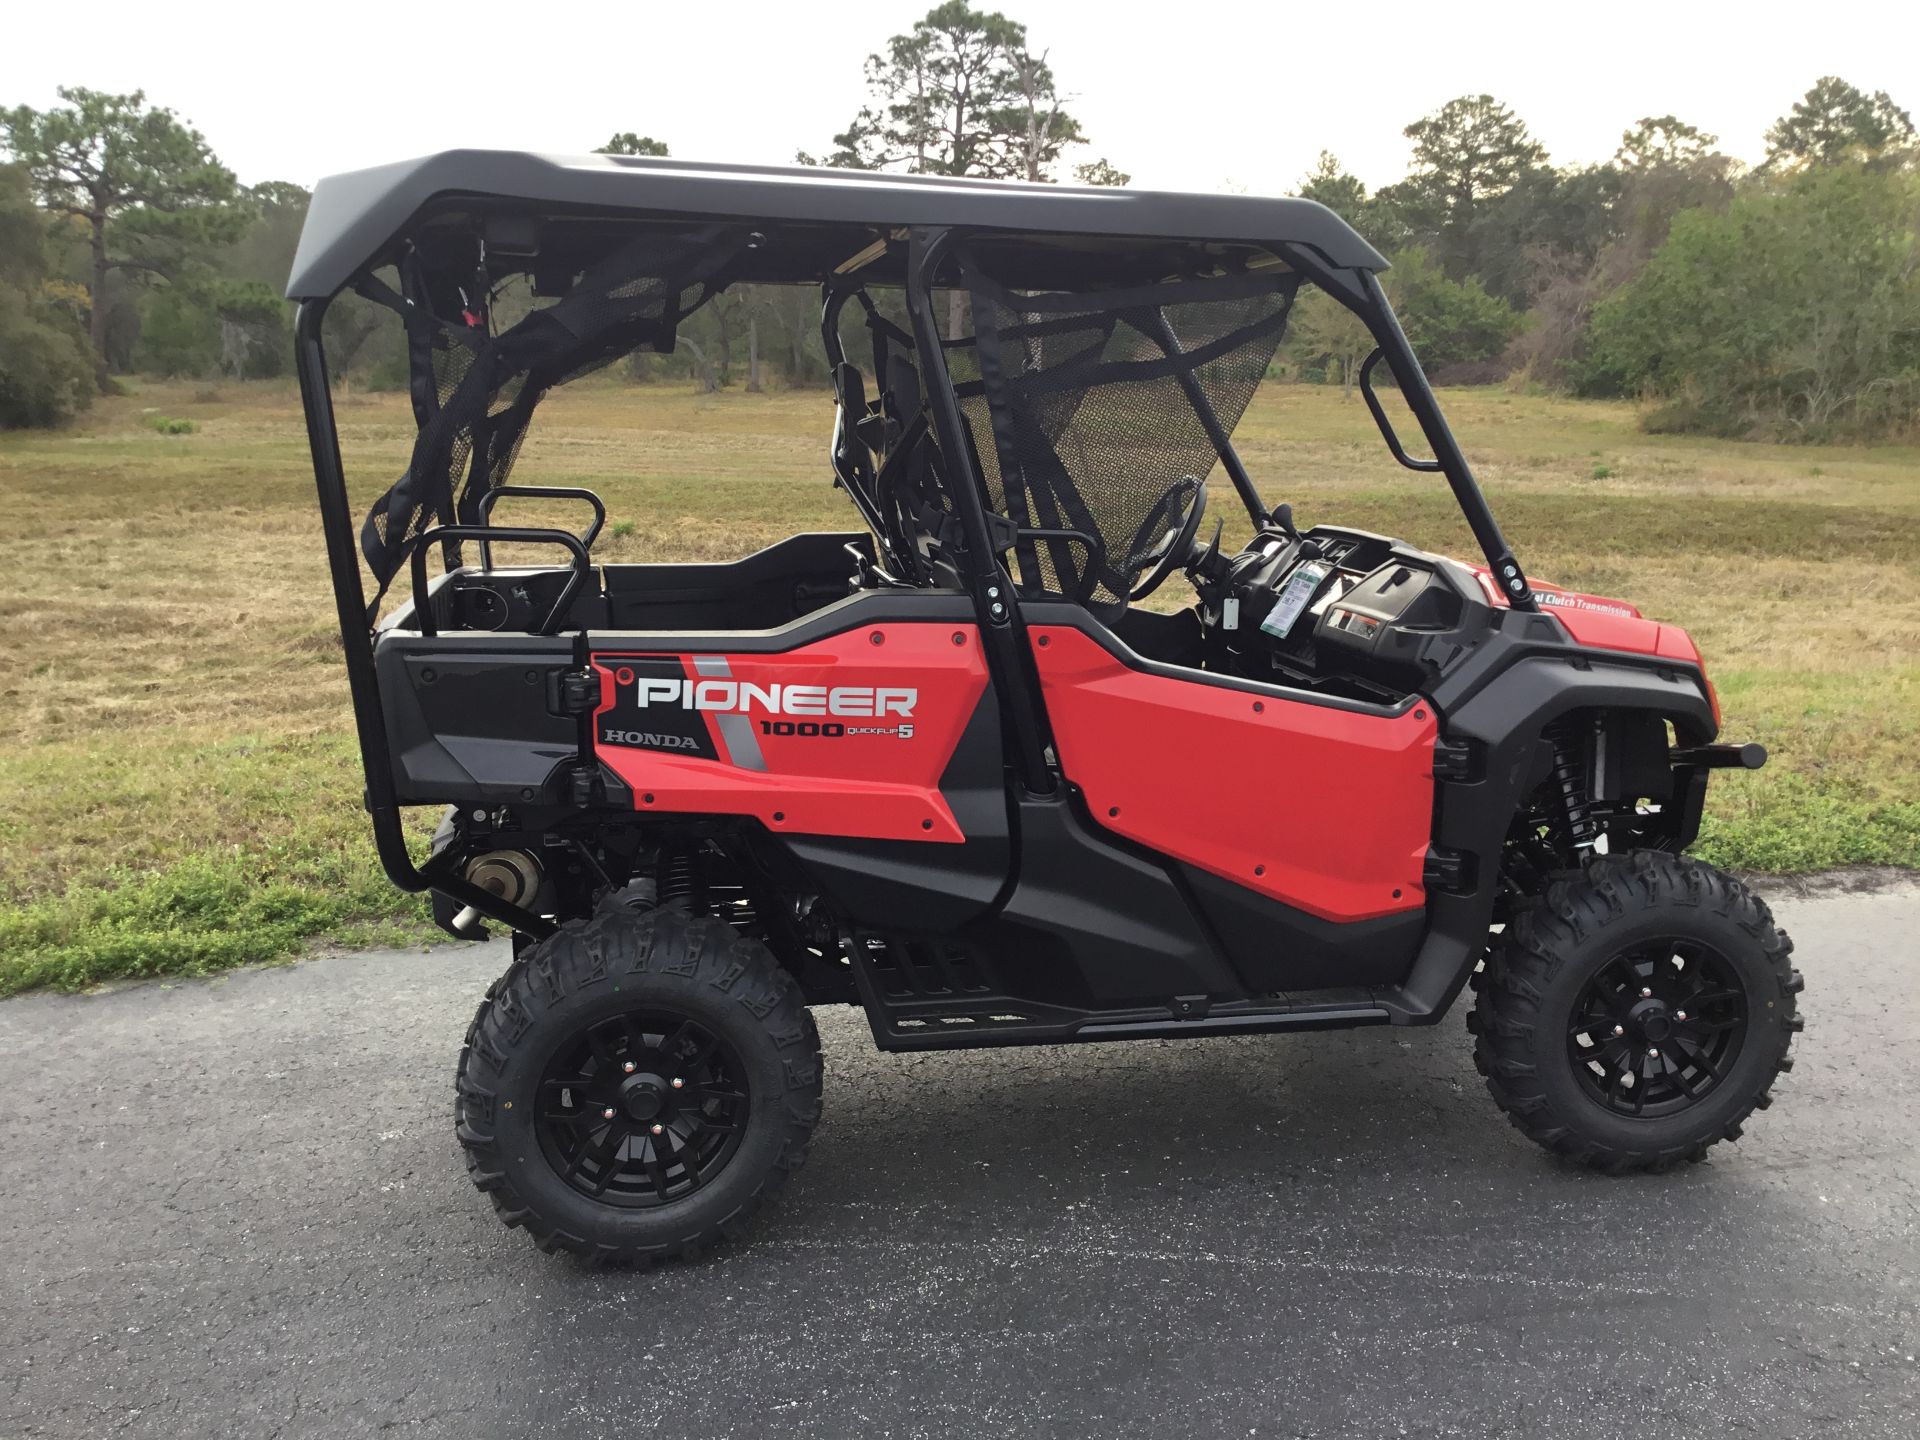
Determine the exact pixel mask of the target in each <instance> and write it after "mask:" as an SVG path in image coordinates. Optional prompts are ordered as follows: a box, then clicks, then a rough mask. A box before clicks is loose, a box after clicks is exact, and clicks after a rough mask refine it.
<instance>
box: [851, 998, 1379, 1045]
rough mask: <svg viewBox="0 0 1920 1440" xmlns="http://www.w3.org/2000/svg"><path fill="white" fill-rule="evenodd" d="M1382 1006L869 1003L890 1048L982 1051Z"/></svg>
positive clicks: (1284, 1022) (1264, 1029)
mask: <svg viewBox="0 0 1920 1440" xmlns="http://www.w3.org/2000/svg"><path fill="white" fill-rule="evenodd" d="M1392 1018H1393V1017H1392V1016H1391V1015H1390V1014H1389V1013H1388V1012H1387V1010H1386V1008H1385V1007H1384V1006H1379V1005H1314V1004H1306V1005H1290V1006H1275V1007H1267V1008H1253V1007H1247V1008H1237V1007H1236V1008H1234V1009H1231V1010H1227V1011H1225V1012H1224V1013H1223V1012H1221V1011H1215V1012H1213V1013H1212V1014H1208V1015H1199V1016H1195V1017H1193V1018H1191V1019H1181V1018H1179V1017H1176V1016H1173V1015H1170V1014H1168V1013H1167V1011H1165V1010H1164V1009H1161V1010H1126V1011H1108V1012H1099V1013H1094V1014H1087V1013H1084V1012H1079V1011H1063V1010H1060V1009H1058V1008H1055V1007H1051V1006H1035V1005H1030V1004H1026V1003H1023V1002H1021V1001H1018V1000H1006V999H995V1000H993V1001H991V1002H988V1003H986V1004H984V1005H982V1006H981V1007H980V1008H978V1009H976V1008H974V1007H971V1006H969V1007H965V1008H961V1007H951V1008H946V1007H943V1009H942V1010H941V1011H940V1012H938V1013H933V1012H930V1011H928V1010H927V1009H924V1008H922V1007H918V1006H895V1005H884V1004H883V1005H880V1006H877V1007H876V1006H872V1005H869V1006H868V1007H867V1019H868V1021H869V1022H870V1023H871V1025H872V1027H873V1042H874V1044H876V1045H877V1046H879V1047H880V1048H881V1049H882V1050H975V1049H985V1048H987V1047H989V1046H999V1045H1060V1044H1070V1043H1076V1042H1083V1041H1095V1040H1199V1039H1204V1038H1206V1037H1208V1036H1215V1035H1267V1034H1272V1033H1275V1032H1277V1031H1282V1030H1346V1029H1351V1028H1352V1027H1354V1026H1358V1025H1386V1024H1388V1023H1390V1022H1391V1020H1392Z"/></svg>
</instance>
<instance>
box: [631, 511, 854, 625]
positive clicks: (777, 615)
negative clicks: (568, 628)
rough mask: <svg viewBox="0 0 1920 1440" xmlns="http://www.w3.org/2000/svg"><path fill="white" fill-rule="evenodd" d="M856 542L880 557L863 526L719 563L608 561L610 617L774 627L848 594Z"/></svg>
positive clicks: (792, 538) (794, 540) (793, 540)
mask: <svg viewBox="0 0 1920 1440" xmlns="http://www.w3.org/2000/svg"><path fill="white" fill-rule="evenodd" d="M848 546H853V547H854V548H855V549H856V550H857V551H858V552H859V553H860V554H861V555H863V556H864V557H865V558H866V559H867V560H868V561H871V560H872V559H873V536H871V535H869V534H868V533H867V532H866V531H864V530H859V531H847V532H838V531H827V532H815V533H810V534H803V535H793V536H789V537H788V538H787V539H785V540H782V541H779V542H778V543H777V544H773V545H769V546H768V547H767V548H766V549H764V550H761V551H757V552H756V553H754V554H752V555H748V556H746V557H745V558H744V559H740V560H735V561H732V562H730V563H726V564H712V565H603V566H602V567H601V570H600V575H601V582H602V584H603V585H604V587H605V590H606V621H605V624H606V626H607V627H608V628H610V629H615V630H676V629H683V628H686V629H692V628H700V629H713V630H771V629H774V628H776V627H778V626H781V625H785V624H788V623H789V622H791V621H793V620H797V619H798V618H799V617H800V616H802V615H805V614H808V613H810V612H812V611H814V610H818V609H820V608H821V607H822V606H823V605H826V604H830V603H831V602H833V601H835V600H840V599H844V598H845V597H846V595H847V594H848V593H849V586H850V582H851V580H852V577H853V569H854V565H853V559H852V557H851V556H850V555H848V553H847V547H848Z"/></svg>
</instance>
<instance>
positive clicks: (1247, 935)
mask: <svg viewBox="0 0 1920 1440" xmlns="http://www.w3.org/2000/svg"><path fill="white" fill-rule="evenodd" d="M1179 869H1180V873H1181V875H1182V876H1183V878H1184V879H1185V880H1186V883H1187V885H1188V887H1189V888H1190V889H1191V890H1192V892H1193V895H1194V898H1195V899H1196V900H1197V901H1198V902H1199V905H1200V909H1201V912H1202V913H1203V914H1204V915H1205V916H1206V918H1207V921H1208V923H1209V924H1210V925H1211V926H1212V927H1213V932H1214V933H1215V934H1216V935H1218V936H1219V937H1220V943H1221V945H1222V946H1223V947H1224V948H1225V950H1226V952H1227V957H1228V958H1229V959H1230V960H1231V961H1232V962H1233V967H1234V969H1235V970H1236V971H1238V972H1239V975H1240V978H1241V980H1242V981H1243V982H1244V983H1245V985H1246V987H1247V989H1248V990H1249V991H1250V992H1251V993H1253V994H1256V995H1260V994H1273V993H1281V992H1287V991H1294V990H1333V989H1340V988H1343V987H1346V986H1355V985H1358V986H1368V987H1371V986H1381V985H1398V984H1399V983H1400V982H1401V981H1402V980H1404V979H1405V978H1406V974H1407V966H1408V965H1409V964H1411V963H1412V961H1413V956H1414V952H1415V951H1416V950H1418V949H1419V947H1420V940H1421V937H1422V936H1423V935H1425V934H1426V929H1427V917H1426V915H1425V914H1424V913H1422V912H1421V911H1419V910H1409V911H1406V912H1405V913H1403V914H1399V915H1383V916H1381V917H1380V918H1378V919H1376V920H1355V921H1347V922H1340V921H1334V920H1322V919H1320V918H1319V917H1318V916H1317V915H1309V914H1307V913H1306V911H1304V910H1297V909H1295V908H1294V907H1293V906H1291V905H1283V904H1281V903H1280V902H1279V901H1278V900H1272V899H1269V898H1268V897H1267V896H1265V895H1261V894H1259V893H1258V892H1257V891H1253V890H1249V889H1247V888H1246V886H1244V885H1236V884H1234V883H1233V882H1232V881H1231V880H1223V879H1221V878H1220V877H1219V876H1218V875H1214V874H1211V873H1210V872H1208V871H1205V870H1201V869H1198V868H1197V867H1195V866H1192V865H1184V864H1183V865H1181V866H1180V867H1179Z"/></svg>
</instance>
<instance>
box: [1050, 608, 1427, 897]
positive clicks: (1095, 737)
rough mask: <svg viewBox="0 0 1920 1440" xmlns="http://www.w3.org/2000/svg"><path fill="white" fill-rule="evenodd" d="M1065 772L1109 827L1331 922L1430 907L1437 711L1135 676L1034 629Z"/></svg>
mask: <svg viewBox="0 0 1920 1440" xmlns="http://www.w3.org/2000/svg"><path fill="white" fill-rule="evenodd" d="M1028 633H1029V635H1030V637H1031V638H1032V642H1033V659H1034V664H1035V666H1036V667H1037V669H1038V670H1039V674H1040V686H1041V691H1042V693H1043V694H1044V696H1045V699H1046V705H1047V715H1048V719H1049V721H1050V722H1051V724H1052V726H1053V735H1054V745H1055V749H1056V752H1057V754H1058V756H1059V760H1060V767H1061V769H1062V770H1063V771H1064V772H1065V774H1066V776H1067V778H1068V779H1069V780H1070V781H1072V782H1073V783H1074V784H1075V785H1077V786H1079V788H1080V790H1081V792H1082V794H1083V795H1084V797H1085V799H1086V803H1087V808H1088V810H1089V811H1090V812H1091V814H1092V816H1093V819H1094V821H1095V822H1096V823H1097V824H1100V825H1103V826H1106V827H1107V828H1108V829H1110V830H1112V831H1113V832H1114V833H1116V834H1119V835H1123V836H1125V837H1126V838H1128V839H1129V840H1133V841H1136V842H1138V843H1139V844H1142V845H1145V846H1148V847H1150V848H1152V849H1154V850H1158V851H1160V852H1162V853H1164V854H1166V855H1170V856H1173V857H1174V858H1175V859H1178V860H1183V861H1185V862H1187V863H1188V864H1190V865H1194V866H1197V867H1198V868H1200V869H1202V870H1206V871H1208V872H1210V873H1212V874H1214V875H1218V876H1220V877H1222V878H1223V879H1227V880H1231V881H1233V882H1235V883H1236V884H1239V885H1244V886H1246V887H1247V888H1248V889H1251V890H1253V891H1256V892H1257V893H1259V894H1262V895H1265V896H1267V897H1269V898H1270V899H1274V900H1279V901H1282V902H1284V903H1285V904H1288V905H1291V906H1294V907H1295V908H1297V909H1300V910H1304V911H1306V912H1307V913H1308V914H1310V915H1316V916H1319V917H1320V918H1321V919H1325V920H1338V921H1352V920H1368V919H1373V918H1376V917H1378V916H1382V915H1395V914H1401V913H1404V912H1406V911H1410V910H1417V909H1419V908H1420V907H1421V906H1422V905H1423V904H1424V903H1425V893H1424V891H1423V890H1422V888H1421V871H1422V868H1423V865H1424V863H1425V859H1426V851H1427V839H1428V833H1429V830H1430V828H1431V826H1432V823H1433V741H1434V735H1435V732H1436V726H1435V723H1434V719H1433V712H1432V707H1431V706H1428V705H1425V704H1418V703H1416V704H1414V705H1413V706H1411V707H1409V708H1407V709H1406V710H1404V711H1402V712H1400V713H1398V714H1388V713H1384V712H1378V713H1376V712H1372V711H1367V712H1361V711H1355V710H1351V709H1342V708H1338V707H1334V706H1329V705H1318V704H1313V703H1310V702H1307V701H1303V700H1295V699H1291V698H1288V696H1287V694H1286V692H1284V691H1281V690H1279V689H1277V688H1274V687H1267V688H1263V689H1262V690H1261V691H1260V692H1258V693H1255V692H1251V691H1247V690H1242V689H1230V688H1228V687H1226V686H1222V685H1217V684H1213V683H1210V682H1209V681H1208V680H1207V678H1206V677H1205V676H1203V675H1201V674H1200V673H1199V672H1197V671H1196V672H1192V673H1193V674H1194V676H1195V678H1194V679H1192V680H1187V679H1185V678H1181V677H1176V676H1173V675H1169V674H1166V673H1165V672H1164V671H1161V672H1159V673H1149V672H1147V671H1145V670H1138V669H1134V668H1132V667H1130V666H1128V665H1127V664H1126V663H1125V662H1124V661H1123V660H1122V659H1121V658H1120V657H1119V656H1118V655H1116V654H1114V653H1113V652H1111V651H1109V650H1108V649H1106V648H1105V647H1104V646H1102V645H1101V644H1100V643H1098V642H1097V641H1096V640H1094V639H1093V638H1092V637H1090V636H1088V635H1086V634H1084V633H1082V632H1081V631H1079V630H1077V629H1071V628H1068V627H1065V626H1049V625H1036V626H1032V627H1030V628H1029V631H1028Z"/></svg>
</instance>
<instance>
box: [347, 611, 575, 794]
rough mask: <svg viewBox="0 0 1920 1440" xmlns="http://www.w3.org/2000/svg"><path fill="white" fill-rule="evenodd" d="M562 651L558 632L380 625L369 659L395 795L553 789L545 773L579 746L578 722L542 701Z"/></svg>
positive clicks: (568, 649)
mask: <svg viewBox="0 0 1920 1440" xmlns="http://www.w3.org/2000/svg"><path fill="white" fill-rule="evenodd" d="M572 657H573V642H572V641H571V640H569V639H567V638H565V637H562V636H552V637H549V638H545V639H542V638H538V637H535V636H531V635H510V636H500V637H498V638H496V637H494V636H490V635H440V636H436V637H434V638H432V639H428V638H425V637H422V636H419V635H414V634H396V633H393V632H391V631H389V632H387V633H385V634H383V635H381V636H380V638H379V641H378V643H377V644H376V645H375V647H374V669H375V672H376V674H377V675H378V678H379V685H380V698H381V701H382V704H383V709H384V712H385V717H386V725H387V743H388V746H389V747H390V750H391V753H392V756H393V780H394V788H395V791H396V795H397V798H398V799H399V802H400V803H401V804H403V805H422V804H435V803H445V802H456V803H461V802H479V803H504V802H507V801H520V800H525V799H531V798H536V797H541V798H554V797H553V796H551V795H550V794H548V793H546V787H547V786H548V783H549V781H551V780H552V779H553V778H554V775H555V772H556V771H559V770H562V769H565V768H567V767H569V766H571V765H572V764H574V763H576V762H577V761H578V759H579V756H580V732H579V724H578V722H577V721H576V720H575V719H574V718H573V717H572V716H568V715H563V714H560V713H557V712H556V711H555V710H554V709H552V708H551V707H550V704H549V691H550V681H551V678H552V677H553V676H554V675H555V674H556V673H557V672H559V671H562V670H564V669H566V668H567V667H568V666H569V665H570V664H571V661H572ZM529 791H531V792H533V793H532V795H529V794H528V793H527V792H529Z"/></svg>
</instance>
